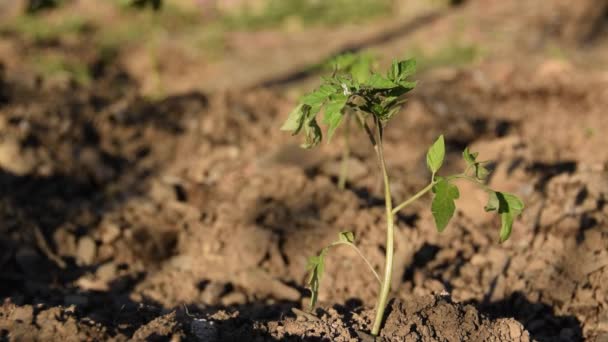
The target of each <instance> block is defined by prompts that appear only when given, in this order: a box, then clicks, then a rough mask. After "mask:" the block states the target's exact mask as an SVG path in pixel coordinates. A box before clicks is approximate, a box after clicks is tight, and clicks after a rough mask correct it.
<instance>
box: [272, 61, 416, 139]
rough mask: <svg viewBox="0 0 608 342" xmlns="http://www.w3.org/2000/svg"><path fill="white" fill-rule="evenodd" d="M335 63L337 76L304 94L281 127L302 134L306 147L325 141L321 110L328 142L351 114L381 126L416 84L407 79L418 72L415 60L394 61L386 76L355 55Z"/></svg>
mask: <svg viewBox="0 0 608 342" xmlns="http://www.w3.org/2000/svg"><path fill="white" fill-rule="evenodd" d="M335 63H336V64H335V65H336V68H335V72H334V74H333V75H331V76H330V77H324V78H322V81H323V82H322V84H321V86H320V87H319V88H317V89H315V90H314V91H312V92H310V93H308V94H306V95H304V96H303V97H302V98H301V100H300V104H299V105H298V106H297V107H296V108H295V109H294V110H293V111H292V112H291V113H290V114H289V117H288V118H287V121H285V123H284V124H283V126H282V127H281V129H282V130H284V131H290V132H292V134H293V135H297V134H299V133H301V132H303V133H304V136H305V141H304V144H303V145H302V147H304V148H311V147H314V146H316V145H318V144H319V143H320V142H321V140H322V137H323V132H322V130H321V128H320V126H319V124H318V123H317V116H318V114H319V113H320V112H321V111H323V118H322V123H323V124H324V125H325V126H327V128H326V134H327V139H328V141H329V140H331V137H332V135H333V134H334V133H335V131H336V129H337V128H338V127H339V126H340V123H342V121H343V118H344V116H345V115H348V114H351V113H356V114H357V116H358V117H359V118H360V119H361V120H365V119H366V117H368V116H370V115H371V116H374V118H375V119H377V120H378V121H380V122H382V123H385V122H387V121H388V120H390V119H391V118H392V117H393V116H394V115H395V113H397V111H398V110H399V109H400V108H401V105H402V104H403V103H404V102H405V99H404V98H403V95H405V94H406V93H407V92H409V91H410V90H412V89H414V87H415V86H416V82H413V81H410V80H408V77H410V76H411V75H413V74H414V72H415V71H416V62H415V61H414V60H412V59H408V60H404V61H394V62H393V63H392V66H391V68H390V70H389V71H388V72H387V73H386V74H385V75H382V74H379V73H375V72H373V71H371V62H369V61H366V60H358V59H357V58H356V57H352V56H345V57H342V58H341V59H337V60H336V62H335ZM361 120H360V121H359V122H361Z"/></svg>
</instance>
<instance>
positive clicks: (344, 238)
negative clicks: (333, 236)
mask: <svg viewBox="0 0 608 342" xmlns="http://www.w3.org/2000/svg"><path fill="white" fill-rule="evenodd" d="M338 239H339V241H341V242H348V243H354V242H355V234H353V232H340V234H339V235H338Z"/></svg>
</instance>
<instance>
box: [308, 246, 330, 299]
mask: <svg viewBox="0 0 608 342" xmlns="http://www.w3.org/2000/svg"><path fill="white" fill-rule="evenodd" d="M325 252H326V249H323V250H322V251H321V253H320V254H319V255H317V256H312V257H310V258H308V263H307V265H306V269H307V270H308V271H309V272H310V274H309V276H308V289H309V290H310V292H311V296H310V310H312V309H314V307H315V305H316V304H317V299H318V298H319V287H320V286H321V277H322V276H323V271H325Z"/></svg>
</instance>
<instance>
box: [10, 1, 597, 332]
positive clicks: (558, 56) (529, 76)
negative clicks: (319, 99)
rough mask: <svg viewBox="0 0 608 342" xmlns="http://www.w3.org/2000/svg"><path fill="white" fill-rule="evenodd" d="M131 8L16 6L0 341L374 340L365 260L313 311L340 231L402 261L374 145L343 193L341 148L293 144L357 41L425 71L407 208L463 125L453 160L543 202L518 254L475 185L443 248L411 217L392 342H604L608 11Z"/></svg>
mask: <svg viewBox="0 0 608 342" xmlns="http://www.w3.org/2000/svg"><path fill="white" fill-rule="evenodd" d="M135 3H136V4H140V5H141V6H142V7H141V8H134V7H133V6H132V4H133V3H132V2H131V1H122V0H112V1H110V0H108V1H87V0H64V1H59V2H58V3H57V4H56V5H57V6H55V7H52V6H51V7H48V8H46V7H44V5H46V4H47V2H46V1H8V0H0V296H1V297H0V298H1V299H2V300H3V303H2V306H1V307H0V340H1V341H4V340H11V341H12V340H41V341H48V340H60V339H64V340H65V339H68V340H70V339H71V338H76V339H78V340H108V339H113V340H118V341H121V340H129V339H133V340H171V341H178V340H203V341H231V340H239V341H244V340H259V341H283V340H293V341H299V340H313V341H357V340H359V339H361V338H362V337H360V335H358V334H357V331H358V330H369V325H370V323H371V319H372V315H373V310H372V309H373V306H374V304H375V297H376V294H377V290H378V289H377V284H376V280H375V279H374V277H373V275H372V274H370V273H369V272H368V270H367V269H366V268H365V265H364V264H363V263H362V262H361V261H360V260H359V259H358V258H357V256H356V254H355V253H354V252H352V251H350V250H347V249H344V250H343V249H335V250H332V252H331V253H330V256H329V259H328V264H327V269H326V274H325V276H324V278H323V283H322V288H321V293H320V304H321V308H319V309H317V311H316V312H315V314H316V315H317V316H316V317H319V318H320V319H319V318H315V317H314V316H308V315H305V314H301V313H300V312H299V311H297V310H296V311H292V309H293V308H296V309H298V308H299V309H303V308H305V307H306V304H307V301H308V296H309V294H308V291H307V290H306V289H305V288H304V283H305V278H306V274H305V264H306V258H307V257H308V256H311V255H313V254H315V253H317V252H318V251H319V250H320V249H321V248H322V247H323V246H325V245H326V244H328V243H330V242H331V241H333V240H335V238H336V236H337V234H338V232H340V231H344V230H349V231H353V232H354V233H355V235H356V237H357V244H358V245H359V246H360V248H361V250H362V252H363V253H364V254H365V255H366V256H367V257H368V258H369V259H370V261H371V262H372V264H373V266H374V267H376V269H378V270H380V269H381V267H382V265H383V255H384V249H383V248H384V236H385V234H384V222H383V220H384V209H383V200H382V193H381V189H380V183H379V178H378V170H377V166H376V162H375V158H374V154H373V150H372V149H371V146H369V143H367V141H366V139H365V137H364V136H363V135H361V136H360V137H357V138H356V139H353V140H354V141H355V143H354V146H353V148H352V150H353V158H352V160H351V163H350V170H351V172H350V176H351V177H350V179H349V182H348V184H347V189H346V190H344V191H341V190H339V189H338V186H337V174H338V170H339V160H340V155H341V144H342V141H341V139H340V138H339V136H338V137H337V139H334V142H333V143H332V145H328V144H323V146H322V147H320V148H319V149H317V150H315V151H306V150H301V149H300V148H299V147H298V143H299V141H298V139H297V138H293V137H291V136H289V135H288V134H285V133H284V132H281V131H279V127H280V126H281V124H282V122H283V121H284V119H285V118H286V115H287V113H288V112H289V111H290V109H291V107H293V106H294V105H295V104H296V102H297V99H298V96H300V95H301V94H303V93H304V92H306V91H308V90H311V89H312V88H314V87H315V86H316V84H317V82H318V78H319V76H320V75H323V74H324V73H327V72H328V71H329V70H330V68H329V67H328V61H329V60H330V59H331V58H332V57H334V56H336V55H338V54H340V53H343V52H361V53H364V54H368V55H370V56H373V57H374V58H376V59H377V61H378V62H377V66H378V68H384V67H385V66H387V65H388V64H389V63H390V61H391V60H392V59H397V58H406V57H413V58H416V59H417V61H418V73H417V75H416V79H417V80H419V82H418V86H417V88H416V89H415V91H413V92H412V93H411V95H410V96H409V101H408V103H407V105H406V106H405V108H404V109H403V110H402V112H401V113H399V115H398V117H397V118H396V119H395V120H394V121H393V123H392V124H391V126H390V127H389V128H388V129H387V130H386V143H385V149H386V156H387V157H386V158H387V161H388V168H389V173H390V175H391V178H392V182H393V189H392V192H393V194H394V196H395V198H396V199H404V198H406V196H408V195H411V194H412V193H414V192H416V191H417V190H418V189H420V188H421V187H423V186H424V185H425V184H426V183H427V181H428V174H427V172H426V170H425V164H424V155H425V153H426V148H427V146H428V145H429V144H430V143H431V142H432V141H433V140H434V139H435V138H436V137H437V136H438V135H439V134H444V135H445V137H446V144H447V163H446V167H447V169H449V170H453V171H458V170H460V169H462V167H463V162H462V161H461V160H460V159H461V158H460V153H461V151H462V149H463V148H464V147H467V146H469V147H470V148H471V149H472V150H473V151H479V152H480V159H492V160H493V163H492V168H493V169H494V172H493V174H492V176H491V178H490V180H489V182H490V185H491V186H492V187H493V188H496V189H499V190H503V191H509V192H513V193H515V194H517V195H518V196H520V197H522V198H523V199H524V201H525V203H526V210H525V211H524V214H523V217H522V218H521V219H520V220H518V221H517V222H516V223H515V225H514V231H513V236H512V237H511V239H510V240H509V241H508V242H506V243H504V244H498V241H497V240H498V222H497V221H496V218H495V216H493V215H489V214H487V213H485V212H484V211H483V209H482V208H483V205H484V204H485V201H486V198H485V194H484V192H482V191H479V190H477V189H475V188H473V187H469V186H468V185H467V184H462V187H461V193H462V196H461V199H459V200H458V201H457V207H458V210H457V214H456V216H455V218H454V220H453V222H452V223H451V224H450V227H448V229H447V230H446V231H445V232H444V233H442V234H438V233H437V232H436V230H435V228H434V225H433V221H432V216H431V213H430V210H429V209H428V208H429V200H428V198H425V199H423V200H421V201H420V202H419V203H417V204H416V205H414V206H412V207H411V208H410V209H408V210H406V211H405V212H404V213H402V214H400V215H399V217H398V222H397V225H398V228H397V232H396V236H395V239H396V255H395V262H396V269H395V272H394V279H393V294H394V297H395V301H394V302H392V303H391V305H390V309H389V314H388V317H387V321H386V325H385V329H384V330H383V338H384V339H385V340H388V341H402V340H408V341H410V340H411V341H426V340H433V339H436V340H454V341H458V340H462V339H463V338H465V337H468V338H469V339H472V340H490V339H494V340H515V341H519V340H521V341H529V340H538V341H579V340H589V341H595V340H597V341H604V340H608V206H607V205H606V202H607V200H608V148H606V146H608V138H607V137H606V135H604V134H605V132H606V131H607V130H608V116H607V114H606V113H605V111H606V108H608V1H606V0H581V1H566V0H551V1H524V0H513V1H499V0H464V1H443V0H433V1H430V0H409V1H401V0H361V1H349V0H335V1H316V0H250V1H246V0H233V1H212V0H199V1H195V0H173V1H169V0H167V1H164V2H163V3H162V7H161V8H160V9H159V10H157V11H156V10H154V9H153V6H152V5H154V1H151V2H149V3H148V2H146V1H135ZM148 5H150V6H148ZM28 6H29V7H28ZM37 6H42V7H43V8H40V9H39V8H38V7H37ZM28 9H29V10H30V11H29V12H28ZM34 10H35V11H34ZM339 134H340V133H339V132H338V135H339ZM359 138H360V139H359Z"/></svg>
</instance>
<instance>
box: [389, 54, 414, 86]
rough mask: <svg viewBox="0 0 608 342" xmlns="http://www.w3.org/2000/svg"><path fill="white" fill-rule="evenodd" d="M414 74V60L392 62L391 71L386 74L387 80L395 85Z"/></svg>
mask: <svg viewBox="0 0 608 342" xmlns="http://www.w3.org/2000/svg"><path fill="white" fill-rule="evenodd" d="M415 72H416V60H414V59H406V60H403V61H393V64H392V65H391V69H390V71H389V73H388V78H389V79H390V80H392V81H393V82H395V83H401V81H405V79H406V78H407V77H408V76H411V75H413V74H414V73H415Z"/></svg>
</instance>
